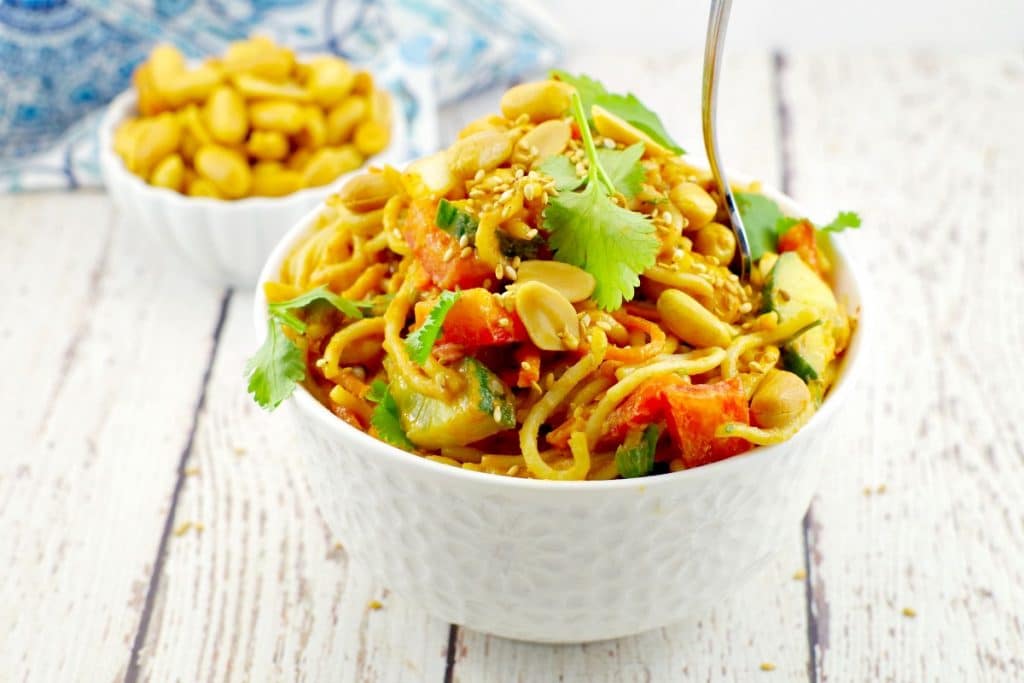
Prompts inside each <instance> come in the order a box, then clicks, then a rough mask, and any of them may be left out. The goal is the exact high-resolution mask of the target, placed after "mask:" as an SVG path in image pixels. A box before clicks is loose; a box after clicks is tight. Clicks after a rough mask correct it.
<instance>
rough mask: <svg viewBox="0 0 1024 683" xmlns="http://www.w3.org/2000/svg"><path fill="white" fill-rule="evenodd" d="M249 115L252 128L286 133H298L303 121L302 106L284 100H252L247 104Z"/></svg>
mask: <svg viewBox="0 0 1024 683" xmlns="http://www.w3.org/2000/svg"><path fill="white" fill-rule="evenodd" d="M249 116H250V118H251V120H252V127H253V128H259V129H260V130H276V131H278V132H280V133H285V134H286V135H294V134H295V133H298V132H299V131H300V130H301V129H302V124H303V123H304V122H305V119H304V118H303V116H302V107H300V106H299V105H297V104H295V103H294V102H287V101H285V100H268V101H266V102H253V103H252V104H251V105H250V106H249Z"/></svg>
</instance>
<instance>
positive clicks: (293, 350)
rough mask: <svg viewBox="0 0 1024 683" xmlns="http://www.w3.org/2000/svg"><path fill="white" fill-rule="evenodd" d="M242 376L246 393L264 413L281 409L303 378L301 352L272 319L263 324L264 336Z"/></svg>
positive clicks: (303, 366) (304, 372)
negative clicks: (246, 386) (247, 380)
mask: <svg viewBox="0 0 1024 683" xmlns="http://www.w3.org/2000/svg"><path fill="white" fill-rule="evenodd" d="M245 374H246V375H247V376H248V377H249V385H248V390H249V393H250V394H252V397H253V399H254V400H255V401H256V403H257V404H259V405H260V406H261V407H262V408H265V409H266V410H273V409H274V408H277V407H278V406H279V405H281V402H282V401H284V400H285V399H286V398H288V397H289V396H291V395H292V392H293V391H294V390H295V385H296V384H297V383H298V382H301V381H302V380H304V379H305V378H306V364H305V363H304V362H303V359H302V352H301V351H299V347H297V346H296V345H295V343H294V342H293V341H292V340H291V339H289V338H288V337H287V335H285V333H284V331H283V330H282V329H281V325H280V323H279V322H278V321H277V320H276V319H275V318H274V316H270V318H269V319H268V320H267V336H266V338H265V339H264V340H263V345H262V346H261V347H260V348H259V349H258V350H257V351H256V353H255V354H253V356H252V358H250V359H249V361H248V362H247V363H246V364H245Z"/></svg>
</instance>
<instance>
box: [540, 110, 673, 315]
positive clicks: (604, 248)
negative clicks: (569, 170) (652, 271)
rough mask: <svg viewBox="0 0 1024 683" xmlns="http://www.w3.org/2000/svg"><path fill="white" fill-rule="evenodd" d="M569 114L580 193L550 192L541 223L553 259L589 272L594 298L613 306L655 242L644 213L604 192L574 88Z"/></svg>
mask: <svg viewBox="0 0 1024 683" xmlns="http://www.w3.org/2000/svg"><path fill="white" fill-rule="evenodd" d="M572 113H573V116H574V117H575V118H576V121H577V123H578V124H579V126H580V133H581V135H582V137H583V146H584V149H585V150H586V153H587V158H588V160H589V161H590V170H589V172H588V174H587V185H586V187H585V188H584V189H583V190H582V191H580V192H560V193H559V194H558V195H557V196H555V197H553V198H552V199H551V201H550V202H549V203H548V206H547V208H546V209H545V210H544V227H545V229H547V231H548V232H549V238H548V243H549V244H550V246H551V248H552V250H553V251H554V255H555V258H556V259H557V260H559V261H562V262H564V263H570V264H572V265H574V266H578V267H580V268H583V269H584V270H586V271H587V272H588V273H590V274H591V275H593V276H594V279H595V280H597V287H596V289H595V290H594V294H593V298H594V301H595V302H596V303H597V305H598V306H599V307H601V308H603V309H605V310H615V309H617V308H619V306H621V305H622V301H623V299H625V300H627V301H629V300H630V299H632V298H633V292H634V290H635V288H636V287H637V286H638V285H639V284H640V273H642V272H643V271H644V270H646V269H647V268H649V267H651V266H652V265H654V260H655V258H656V256H657V253H658V247H659V242H658V239H657V238H656V237H655V235H654V225H653V224H652V223H651V222H650V220H648V218H647V217H646V216H644V215H643V214H641V213H636V212H634V211H630V210H628V209H625V208H623V207H621V206H619V205H618V204H616V203H615V202H613V201H612V199H611V197H610V196H609V195H610V194H611V193H612V192H613V191H614V189H615V185H614V182H613V181H612V179H611V178H610V177H609V175H608V173H607V171H606V170H605V169H604V167H603V166H602V164H601V161H600V158H599V157H598V154H597V150H596V149H595V148H594V139H593V137H592V136H591V134H590V129H589V128H588V127H587V126H586V125H584V120H583V105H582V102H581V100H580V96H579V94H578V93H575V92H574V93H573V94H572Z"/></svg>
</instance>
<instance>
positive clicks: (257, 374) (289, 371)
mask: <svg viewBox="0 0 1024 683" xmlns="http://www.w3.org/2000/svg"><path fill="white" fill-rule="evenodd" d="M318 303H326V304H329V305H331V306H333V307H334V308H335V309H337V310H339V311H341V312H342V313H343V314H345V315H346V316H347V317H349V318H353V319H359V318H362V317H363V314H362V311H361V310H360V308H361V307H362V306H363V305H366V304H363V303H362V302H358V303H357V302H354V301H349V300H348V299H346V298H344V297H340V296H338V295H337V294H335V293H334V292H332V291H330V290H328V289H327V288H326V287H318V288H316V289H314V290H311V291H309V292H306V293H305V294H300V295H299V296H297V297H295V298H294V299H288V300H287V301H278V302H275V303H272V304H267V336H266V337H265V338H264V340H263V345H262V346H260V348H259V349H257V350H256V353H255V354H253V356H252V357H251V358H250V359H249V360H248V362H246V364H245V374H246V376H247V377H248V378H249V384H248V390H249V393H250V394H252V397H253V400H255V401H256V403H257V404H259V406H260V407H262V408H264V409H266V410H274V409H275V408H277V407H278V406H279V405H281V403H282V402H283V401H284V400H285V399H286V398H288V397H289V396H291V395H292V392H293V391H295V386H296V385H297V384H298V383H299V382H301V381H303V380H305V379H306V363H305V361H304V359H303V357H302V351H300V350H299V347H298V346H296V344H295V342H294V341H292V339H291V338H290V337H289V336H288V335H286V334H285V333H284V330H283V329H282V325H284V326H287V327H289V328H291V329H292V330H295V332H296V333H298V334H300V335H302V334H305V333H306V323H305V322H303V321H302V320H301V319H300V318H298V317H297V316H296V315H295V314H294V313H293V311H296V310H300V309H304V308H306V307H308V306H312V305H314V304H318Z"/></svg>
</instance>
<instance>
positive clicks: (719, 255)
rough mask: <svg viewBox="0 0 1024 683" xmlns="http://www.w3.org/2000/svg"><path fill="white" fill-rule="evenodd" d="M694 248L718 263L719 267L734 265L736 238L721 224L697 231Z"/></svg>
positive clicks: (707, 226)
mask: <svg viewBox="0 0 1024 683" xmlns="http://www.w3.org/2000/svg"><path fill="white" fill-rule="evenodd" d="M693 248H694V249H695V250H696V251H697V253H699V254H704V255H705V256H707V257H708V258H711V259H714V260H715V261H717V262H718V265H720V266H727V265H729V264H730V263H732V257H733V255H734V254H735V253H736V236H735V235H733V233H732V230H731V229H730V228H727V227H726V226H724V225H722V224H721V223H713V222H712V223H708V224H707V225H705V226H704V227H703V228H701V229H700V230H698V231H697V235H696V236H695V237H694V238H693Z"/></svg>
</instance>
